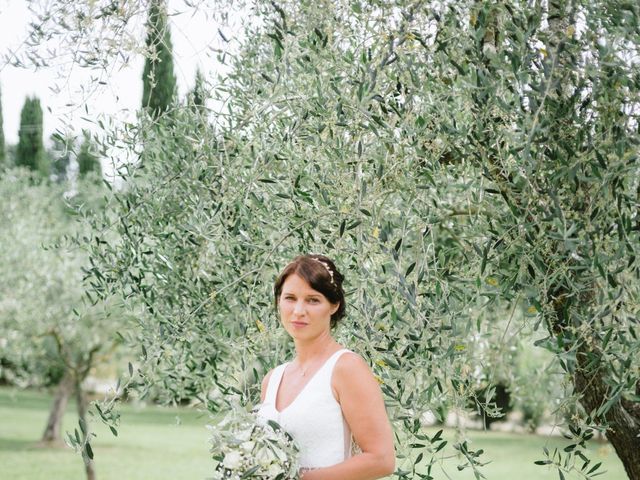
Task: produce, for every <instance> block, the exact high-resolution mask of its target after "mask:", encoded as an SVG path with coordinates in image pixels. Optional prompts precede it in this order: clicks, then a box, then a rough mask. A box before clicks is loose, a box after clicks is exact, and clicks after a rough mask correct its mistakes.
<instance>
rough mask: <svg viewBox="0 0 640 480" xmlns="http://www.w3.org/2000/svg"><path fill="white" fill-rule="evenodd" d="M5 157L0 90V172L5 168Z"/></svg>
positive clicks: (0, 91)
mask: <svg viewBox="0 0 640 480" xmlns="http://www.w3.org/2000/svg"><path fill="white" fill-rule="evenodd" d="M6 159H7V156H6V153H5V145H4V125H3V119H2V90H0V170H2V169H3V168H4V167H5V162H6Z"/></svg>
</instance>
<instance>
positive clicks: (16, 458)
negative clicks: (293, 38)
mask: <svg viewBox="0 0 640 480" xmlns="http://www.w3.org/2000/svg"><path fill="white" fill-rule="evenodd" d="M49 402H50V397H49V396H48V395H47V394H44V393H39V392H33V391H19V390H14V389H10V388H0V478H2V479H5V478H6V479H11V480H45V479H46V480H57V479H65V480H82V479H84V470H83V466H82V460H81V458H80V456H79V455H77V454H76V453H74V452H73V451H72V450H71V449H69V448H67V447H61V448H54V449H45V448H41V447H38V446H37V441H38V440H39V438H40V435H41V434H42V430H43V429H44V424H45V421H46V418H47V414H48V408H49ZM73 409H74V406H73V405H70V408H69V414H68V415H67V416H66V417H65V423H64V428H65V429H66V430H73V428H75V427H76V425H77V423H76V422H77V420H76V417H75V415H74V414H73V413H74V412H73ZM121 414H122V426H121V427H120V428H119V429H118V437H114V436H113V435H112V434H111V433H110V432H109V430H108V429H107V428H106V427H104V426H103V425H102V424H101V423H100V422H98V421H94V422H93V423H92V429H93V430H95V432H96V433H97V434H98V438H97V439H95V440H94V441H93V443H92V446H93V450H94V452H95V459H96V472H97V476H98V479H99V480H116V479H117V480H147V479H150V480H165V479H166V480H182V479H184V480H187V479H194V480H204V479H205V478H207V477H208V476H209V472H210V471H211V469H212V467H213V462H212V461H211V460H209V457H208V444H207V441H208V431H207V430H206V429H205V427H204V425H205V424H206V423H207V421H208V416H206V415H202V414H200V413H198V412H194V411H190V410H187V409H174V408H159V407H146V408H136V407H135V406H124V407H122V409H121ZM178 419H179V420H178ZM430 430H432V429H430ZM434 432H435V430H433V432H432V433H434ZM454 435H455V433H454V432H453V431H448V432H445V435H444V437H445V438H446V439H447V440H450V441H454ZM470 437H471V441H472V444H471V445H470V447H471V448H473V449H477V448H483V449H484V450H485V452H486V453H485V454H483V458H484V460H485V461H488V460H491V463H490V464H489V465H487V466H486V467H484V469H483V472H484V474H485V476H486V477H487V478H488V479H489V480H502V479H504V480H506V479H509V480H512V479H516V480H528V479H536V480H538V479H540V480H546V479H549V480H552V479H553V480H555V479H557V478H558V474H557V473H555V472H554V471H550V470H548V469H547V468H546V467H539V466H536V465H534V464H533V462H534V461H535V460H539V459H542V458H543V457H542V447H543V446H546V447H547V448H549V449H553V448H554V447H556V446H560V447H564V446H565V445H566V443H565V442H563V441H562V439H557V438H545V437H536V436H531V435H513V434H505V433H497V432H488V433H482V432H480V433H475V432H472V433H471V434H470ZM592 449H593V455H592V458H593V460H594V461H601V462H603V466H604V469H605V470H607V473H605V474H604V475H601V476H600V477H599V478H602V479H603V480H626V478H627V477H626V476H625V474H624V470H623V468H622V465H621V464H620V461H619V460H618V458H617V457H616V455H615V453H614V452H613V449H612V448H611V447H610V446H609V445H608V444H600V443H594V444H593V446H592ZM445 450H448V449H445ZM458 463H459V462H458V460H457V459H456V458H451V459H447V460H443V462H442V466H443V468H444V471H446V474H445V473H444V472H443V469H442V468H441V467H440V466H436V467H434V470H432V474H433V475H434V477H435V478H436V479H447V478H451V479H455V480H458V479H460V480H461V479H473V478H474V477H473V473H472V472H471V471H470V470H468V469H467V470H464V471H462V472H458V470H457V468H456V466H457V464H458ZM577 478H579V477H578V476H567V480H569V479H577Z"/></svg>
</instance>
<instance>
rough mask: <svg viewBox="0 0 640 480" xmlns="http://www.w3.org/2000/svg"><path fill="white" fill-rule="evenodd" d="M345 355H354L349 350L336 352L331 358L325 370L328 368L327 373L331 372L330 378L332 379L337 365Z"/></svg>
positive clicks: (344, 349)
mask: <svg viewBox="0 0 640 480" xmlns="http://www.w3.org/2000/svg"><path fill="white" fill-rule="evenodd" d="M343 353H352V352H351V350H349V349H347V348H343V349H342V350H338V351H337V352H335V353H334V354H333V355H331V356H330V357H329V359H328V360H327V362H326V364H325V365H324V367H323V368H326V371H327V372H329V378H331V374H332V373H333V367H335V366H336V363H338V360H339V359H340V357H341V356H342V354H343Z"/></svg>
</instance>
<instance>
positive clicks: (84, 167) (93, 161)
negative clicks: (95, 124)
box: [77, 130, 102, 177]
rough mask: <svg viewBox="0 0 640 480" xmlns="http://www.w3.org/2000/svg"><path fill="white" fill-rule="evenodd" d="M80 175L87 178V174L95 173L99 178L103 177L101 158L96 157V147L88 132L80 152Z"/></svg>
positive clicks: (85, 133)
mask: <svg viewBox="0 0 640 480" xmlns="http://www.w3.org/2000/svg"><path fill="white" fill-rule="evenodd" d="M77 161H78V174H79V175H80V177H85V176H86V175H87V174H89V173H91V172H94V173H96V174H97V176H98V177H101V176H102V167H101V166H100V158H99V157H98V155H96V152H95V145H94V143H93V141H92V140H91V135H90V133H89V132H88V131H86V130H85V131H84V132H83V141H82V145H80V150H79V152H78V157H77Z"/></svg>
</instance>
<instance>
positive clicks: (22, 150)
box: [15, 97, 49, 176]
mask: <svg viewBox="0 0 640 480" xmlns="http://www.w3.org/2000/svg"><path fill="white" fill-rule="evenodd" d="M15 163H16V166H22V167H27V168H29V169H31V170H33V171H37V172H40V173H41V174H42V175H43V176H46V175H47V174H48V173H49V165H47V157H46V155H45V151H44V144H43V142H42V107H40V100H39V99H38V98H37V97H28V98H27V99H26V100H25V102H24V106H23V107H22V112H21V113H20V130H19V131H18V148H17V150H16V158H15Z"/></svg>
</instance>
